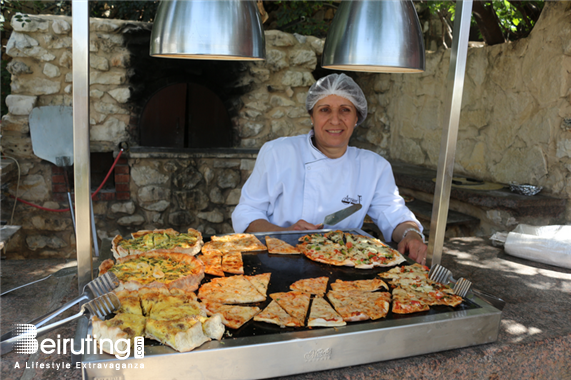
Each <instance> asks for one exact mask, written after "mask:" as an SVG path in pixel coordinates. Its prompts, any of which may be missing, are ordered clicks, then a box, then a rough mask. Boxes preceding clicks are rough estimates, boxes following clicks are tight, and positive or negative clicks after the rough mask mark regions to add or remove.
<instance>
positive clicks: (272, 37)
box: [265, 30, 298, 47]
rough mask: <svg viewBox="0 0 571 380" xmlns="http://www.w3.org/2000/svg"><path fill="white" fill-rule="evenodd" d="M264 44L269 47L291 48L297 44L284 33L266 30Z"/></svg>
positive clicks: (290, 36) (291, 36) (290, 35)
mask: <svg viewBox="0 0 571 380" xmlns="http://www.w3.org/2000/svg"><path fill="white" fill-rule="evenodd" d="M265 34H266V44H267V45H270V46H279V47H283V46H293V45H296V44H297V43H298V42H297V40H296V39H295V37H294V36H293V35H292V34H289V33H284V32H281V31H279V30H267V31H266V32H265Z"/></svg>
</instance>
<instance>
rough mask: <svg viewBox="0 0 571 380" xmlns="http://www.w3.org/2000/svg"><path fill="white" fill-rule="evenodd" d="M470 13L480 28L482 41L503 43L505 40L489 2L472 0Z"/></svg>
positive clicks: (490, 43)
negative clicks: (472, 4)
mask: <svg viewBox="0 0 571 380" xmlns="http://www.w3.org/2000/svg"><path fill="white" fill-rule="evenodd" d="M472 13H473V14H474V19H475V20H476V23H477V24H478V28H480V32H481V33H482V37H483V38H484V42H485V43H486V44H488V45H496V44H503V43H504V42H506V40H505V38H504V35H503V31H502V28H501V26H500V24H499V23H498V18H497V17H496V14H495V12H494V8H493V6H492V4H491V3H490V2H485V1H474V6H473V10H472Z"/></svg>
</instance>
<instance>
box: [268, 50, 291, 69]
mask: <svg viewBox="0 0 571 380" xmlns="http://www.w3.org/2000/svg"><path fill="white" fill-rule="evenodd" d="M266 64H267V66H268V68H269V69H270V70H271V71H274V72H275V71H280V70H282V69H285V68H286V67H289V64H288V62H287V59H286V53H284V52H283V51H281V50H277V49H268V50H267V51H266Z"/></svg>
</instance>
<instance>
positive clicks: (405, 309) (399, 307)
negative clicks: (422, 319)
mask: <svg viewBox="0 0 571 380" xmlns="http://www.w3.org/2000/svg"><path fill="white" fill-rule="evenodd" d="M421 296H422V295H421V294H418V293H415V292H411V291H407V290H405V289H402V288H396V289H394V290H393V309H392V311H393V313H396V314H411V313H418V312H421V311H428V310H430V306H428V305H427V304H426V303H425V302H424V301H423V299H422V297H421Z"/></svg>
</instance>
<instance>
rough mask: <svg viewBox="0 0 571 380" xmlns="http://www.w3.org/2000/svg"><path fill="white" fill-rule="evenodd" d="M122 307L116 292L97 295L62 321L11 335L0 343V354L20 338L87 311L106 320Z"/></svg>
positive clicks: (40, 331)
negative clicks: (32, 330)
mask: <svg viewBox="0 0 571 380" xmlns="http://www.w3.org/2000/svg"><path fill="white" fill-rule="evenodd" d="M120 307H121V302H120V301H119V298H117V295H115V293H107V294H104V295H102V296H101V297H97V298H95V299H93V300H91V301H89V302H87V303H84V304H83V305H81V310H80V311H79V313H77V314H75V315H72V316H71V317H67V318H64V319H62V320H60V321H57V322H54V323H52V324H50V325H46V326H43V327H40V328H37V326H35V327H36V331H35V335H32V333H31V332H30V331H29V330H28V331H26V332H24V333H23V334H17V335H15V336H12V337H10V338H9V339H6V340H3V341H2V342H1V344H0V355H3V354H5V353H8V352H10V351H12V349H13V348H14V344H16V343H17V342H18V341H19V340H21V339H25V338H35V337H36V336H40V335H42V334H44V333H46V332H48V331H51V330H53V329H55V328H56V327H59V326H62V325H64V324H66V323H68V322H71V321H73V320H75V319H77V318H79V317H82V316H84V315H85V314H86V313H89V314H90V315H91V316H93V315H96V316H97V317H98V318H99V319H101V320H104V319H105V317H107V315H109V314H111V313H114V312H115V311H117V310H119V308H120Z"/></svg>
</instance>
